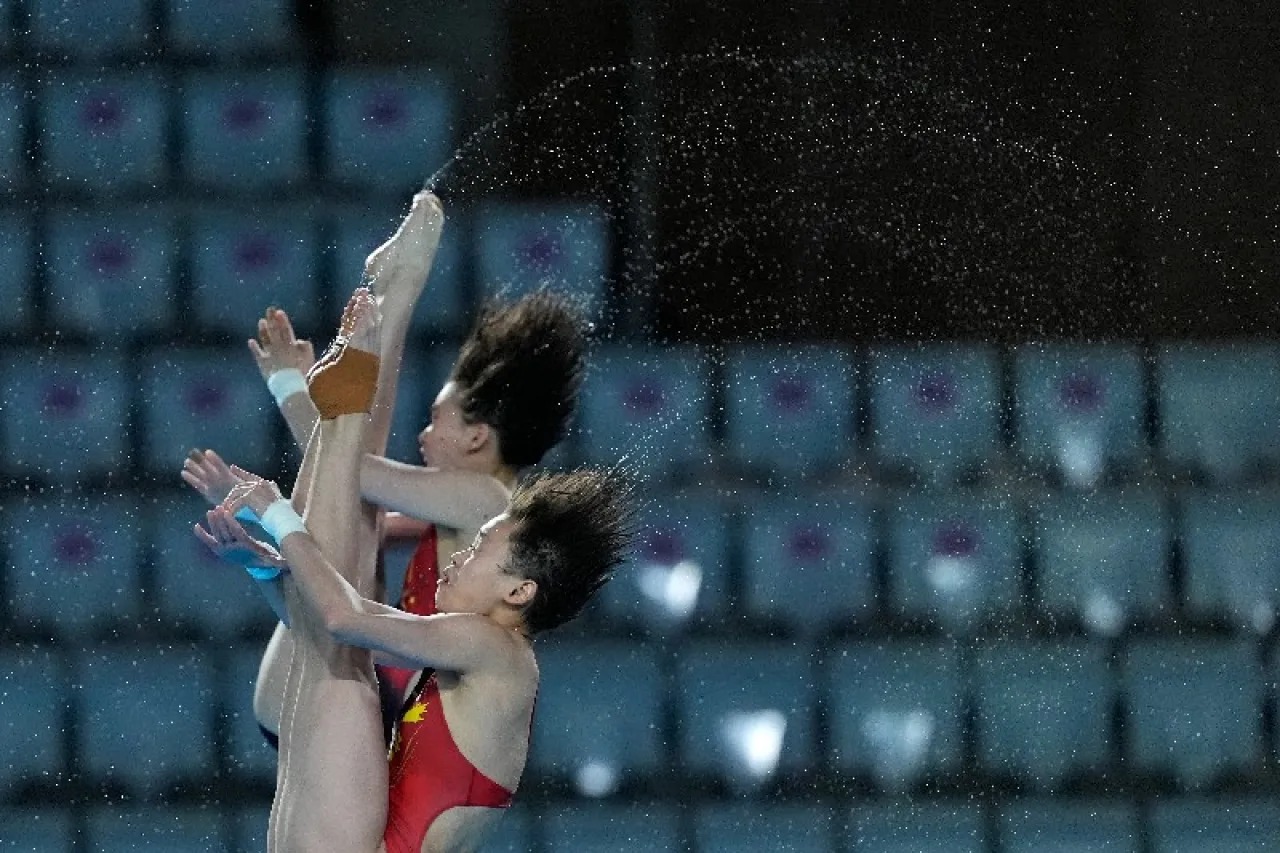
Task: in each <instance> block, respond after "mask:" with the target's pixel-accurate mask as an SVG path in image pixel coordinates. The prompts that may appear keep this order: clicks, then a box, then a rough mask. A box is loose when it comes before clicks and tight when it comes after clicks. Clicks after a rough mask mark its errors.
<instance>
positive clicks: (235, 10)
mask: <svg viewBox="0 0 1280 853" xmlns="http://www.w3.org/2000/svg"><path fill="white" fill-rule="evenodd" d="M293 9H294V5H293V3H291V2H290V0H232V2H228V0H221V2H219V3H217V4H216V5H214V4H211V3H207V2H204V0H165V13H166V19H167V20H168V22H169V29H168V39H169V45H170V47H172V48H174V49H176V50H177V51H178V52H179V53H183V54H188V55H213V56H217V57H220V58H230V59H234V58H238V57H244V56H247V55H258V54H263V53H278V52H285V51H288V50H289V49H291V48H293V47H294V46H295V37H294V31H295V21H294V12H293Z"/></svg>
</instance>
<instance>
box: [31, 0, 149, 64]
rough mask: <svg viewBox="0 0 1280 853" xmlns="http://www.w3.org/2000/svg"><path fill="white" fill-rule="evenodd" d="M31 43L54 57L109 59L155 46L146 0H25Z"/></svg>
mask: <svg viewBox="0 0 1280 853" xmlns="http://www.w3.org/2000/svg"><path fill="white" fill-rule="evenodd" d="M26 7H27V16H28V25H29V27H30V29H29V31H28V32H29V38H30V44H31V46H32V47H34V48H35V49H36V50H39V51H41V52H44V53H49V54H51V55H53V56H57V57H64V56H71V57H75V58H77V59H96V60H104V59H112V58H117V57H125V56H138V55H141V54H142V52H143V51H145V50H147V49H149V48H153V47H155V42H156V26H155V20H154V18H153V16H152V4H151V3H149V2H147V0H102V2H95V3H94V4H93V6H92V7H91V8H90V9H86V8H85V6H84V4H83V3H81V2H79V0H27V2H26Z"/></svg>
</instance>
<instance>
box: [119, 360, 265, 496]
mask: <svg viewBox="0 0 1280 853" xmlns="http://www.w3.org/2000/svg"><path fill="white" fill-rule="evenodd" d="M141 367H142V369H141V371H140V374H141V377H140V378H141V382H140V383H139V384H140V385H141V388H140V394H141V398H142V427H143V436H144V439H143V442H142V445H143V462H144V464H145V465H146V467H147V470H148V471H150V472H152V473H154V474H156V475H158V476H162V477H170V478H172V477H176V476H177V475H178V472H179V471H181V470H182V461H183V460H184V459H186V458H187V453H188V452H189V451H190V450H191V449H192V448H212V449H214V450H216V451H218V453H219V455H221V456H222V457H223V458H224V459H226V460H227V461H228V462H234V463H236V464H237V465H239V466H240V467H242V468H247V469H248V470H250V471H253V472H255V473H259V472H265V471H266V470H267V468H268V466H271V465H273V464H274V463H275V462H276V459H275V453H274V448H273V446H272V440H271V421H272V420H273V419H274V418H276V417H279V416H278V415H277V414H276V413H275V407H274V406H273V405H272V402H271V396H270V394H268V393H267V387H266V383H265V382H263V381H262V378H261V375H260V374H259V373H258V369H257V368H256V367H254V365H253V362H252V357H251V356H250V354H249V351H248V349H247V348H245V347H244V345H243V344H238V345H233V346H231V347H230V348H225V349H185V348H184V349H174V348H172V347H164V348H160V349H153V350H151V351H149V352H148V353H147V354H146V355H145V356H144V357H143V361H142V365H141Z"/></svg>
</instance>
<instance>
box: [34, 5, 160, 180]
mask: <svg viewBox="0 0 1280 853" xmlns="http://www.w3.org/2000/svg"><path fill="white" fill-rule="evenodd" d="M96 17H97V16H95V15H83V14H77V15H72V16H70V19H71V20H76V21H89V20H93V19H95V18H96ZM94 40H95V39H90V41H94ZM39 96H40V100H39V113H40V127H41V140H40V151H41V154H42V156H43V160H44V165H43V169H44V177H45V178H46V180H49V181H52V182H55V183H57V184H59V185H62V186H67V187H69V188H73V189H81V190H89V191H95V192H96V191H110V190H117V189H129V188H138V187H154V186H156V185H157V184H161V183H164V182H165V181H166V180H167V179H168V177H169V163H168V159H167V157H166V155H165V135H166V133H167V129H166V124H167V122H168V107H167V102H166V97H165V90H164V86H163V84H162V83H161V82H160V81H159V79H158V78H156V77H154V76H152V75H150V74H149V73H147V72H139V71H133V72H128V73H124V72H112V73H101V72H99V73H96V74H88V73H77V72H70V71H66V72H58V73H57V74H56V75H53V76H52V77H51V78H50V79H48V80H47V82H45V83H43V84H42V86H41V88H40V90H39Z"/></svg>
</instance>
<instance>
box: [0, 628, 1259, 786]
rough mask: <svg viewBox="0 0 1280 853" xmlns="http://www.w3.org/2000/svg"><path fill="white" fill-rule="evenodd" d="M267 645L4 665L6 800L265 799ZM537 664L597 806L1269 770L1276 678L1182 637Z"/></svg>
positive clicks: (0, 667)
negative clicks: (65, 781)
mask: <svg viewBox="0 0 1280 853" xmlns="http://www.w3.org/2000/svg"><path fill="white" fill-rule="evenodd" d="M262 645H263V644H258V643H255V644H248V645H239V646H224V647H220V648H211V647H207V646H206V647H201V646H197V645H181V644H171V643H170V644H155V643H152V644H144V645H138V644H120V643H112V644H107V645H98V646H94V647H91V648H86V649H83V650H81V651H79V652H77V653H75V654H66V653H63V652H59V651H57V650H55V648H54V647H52V646H47V645H23V646H9V647H6V648H3V649H0V758H3V761H0V790H9V791H13V792H18V791H20V790H21V783H23V782H24V781H25V782H40V781H42V780H43V781H44V782H45V783H46V784H48V783H51V782H53V781H54V780H57V779H59V778H65V777H66V774H68V773H72V774H73V775H75V776H78V777H80V778H83V779H85V780H93V781H95V782H106V783H114V784H117V785H119V786H121V787H123V788H125V789H127V790H129V791H131V792H133V793H135V794H137V795H141V796H144V797H150V796H154V795H156V794H160V793H163V792H164V791H166V790H169V788H170V786H172V785H175V784H199V783H200V782H201V781H202V780H204V781H207V777H209V776H210V774H212V773H213V772H215V771H219V772H221V773H223V774H228V775H229V777H230V778H234V779H257V780H259V781H263V782H266V783H269V782H270V780H271V779H273V778H274V773H275V754H274V753H273V752H272V751H271V750H270V749H269V748H267V747H266V746H265V744H264V743H263V741H262V737H261V735H260V733H259V732H258V729H257V726H256V725H255V723H254V721H253V718H252V713H251V707H252V702H251V700H252V694H253V685H254V682H255V680H256V676H257V670H258V664H259V660H260V658H261V653H262ZM539 667H540V670H541V684H540V690H539V696H538V710H537V714H536V715H535V719H534V732H533V741H532V747H531V754H530V759H529V770H530V773H531V774H532V775H531V777H530V778H531V779H538V778H544V777H545V778H548V779H553V780H559V781H560V782H561V783H563V784H566V785H570V786H572V787H574V788H575V789H576V790H578V791H580V792H581V793H583V794H585V795H589V796H607V795H609V794H611V793H613V792H615V791H617V790H619V788H620V787H621V786H623V785H625V784H627V783H629V782H638V781H643V780H646V779H649V780H656V779H665V778H668V774H670V773H672V772H678V773H679V774H680V776H681V777H683V778H686V779H689V780H702V781H698V784H699V785H701V784H704V783H705V782H718V783H722V784H724V785H727V786H730V787H731V788H733V789H737V790H742V791H746V792H749V791H754V790H758V789H760V788H761V787H762V786H767V785H769V784H772V783H774V782H776V781H778V780H779V779H781V780H783V781H785V780H787V779H801V778H804V779H808V780H809V784H813V783H814V777H813V775H812V774H814V773H815V772H823V771H825V770H830V771H832V772H834V773H837V774H840V775H842V776H849V777H853V778H857V779H862V780H865V781H867V782H869V783H872V784H874V785H875V786H876V787H877V788H878V789H880V790H884V791H901V790H910V789H912V788H913V787H914V786H916V785H917V784H918V783H920V782H921V781H923V780H928V779H948V778H951V779H954V778H958V777H960V776H968V777H972V778H976V779H988V780H996V781H999V780H1008V781H1013V782H1018V783H1021V784H1025V785H1027V786H1030V787H1032V788H1036V789H1042V790H1055V789H1058V788H1060V787H1061V786H1062V785H1063V784H1064V783H1067V782H1070V781H1071V780H1076V779H1082V778H1091V777H1092V776H1093V775H1095V774H1099V773H1102V772H1104V771H1105V772H1107V773H1108V774H1110V776H1111V778H1113V779H1114V778H1116V777H1117V776H1122V777H1123V776H1124V775H1126V774H1128V775H1129V776H1131V777H1137V778H1151V779H1155V780H1163V781H1164V783H1167V784H1178V785H1181V786H1183V787H1185V788H1187V789H1207V788H1211V787H1213V786H1214V785H1217V784H1220V783H1224V782H1225V781H1230V780H1231V779H1232V778H1240V777H1243V778H1256V777H1257V774H1258V772H1260V771H1261V769H1262V768H1263V766H1264V764H1266V763H1269V758H1270V753H1271V751H1272V747H1271V744H1272V743H1273V742H1274V735H1275V732H1273V731H1264V720H1266V719H1274V715H1268V714H1267V713H1265V710H1264V709H1268V708H1271V707H1273V704H1274V701H1275V698H1276V697H1275V696H1274V685H1275V680H1276V676H1277V675H1280V661H1278V659H1277V656H1276V655H1274V654H1272V655H1271V656H1270V659H1269V661H1267V662H1266V663H1265V664H1264V662H1263V660H1262V655H1260V654H1259V649H1258V646H1257V644H1255V643H1249V642H1239V641H1225V640H1223V641H1212V640H1198V641H1191V640H1184V639H1177V638H1171V639H1147V640H1138V641H1134V642H1132V643H1130V644H1129V645H1128V646H1127V647H1126V649H1125V650H1124V651H1123V653H1121V654H1119V655H1117V656H1116V659H1115V660H1112V656H1111V655H1110V654H1109V652H1108V650H1107V649H1106V648H1105V647H1104V646H1103V645H1100V644H1098V643H1092V642H1086V641H1069V640H1060V641H1053V642H1050V641H1011V640H1003V641H993V642H989V643H983V644H978V645H975V646H965V647H962V646H957V645H954V644H950V643H939V642H933V643H928V642H923V641H918V640H894V641H842V642H838V643H834V644H831V645H829V646H827V647H825V648H821V649H815V648H814V647H812V646H807V645H795V644H790V643H784V642H765V641H758V640H736V641H713V640H697V641H691V642H688V643H685V644H684V645H682V646H680V647H679V648H678V649H676V650H669V649H664V648H660V647H657V646H653V645H646V644H638V643H634V642H626V641H615V640H569V639H567V638H560V639H558V640H557V639H548V640H545V641H543V642H542V643H541V644H540V647H539ZM1118 708H1119V709H1121V711H1120V713H1119V715H1118V716H1117V709H1118ZM975 774H976V775H975ZM664 789H665V790H670V788H669V787H665V786H664Z"/></svg>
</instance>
